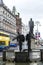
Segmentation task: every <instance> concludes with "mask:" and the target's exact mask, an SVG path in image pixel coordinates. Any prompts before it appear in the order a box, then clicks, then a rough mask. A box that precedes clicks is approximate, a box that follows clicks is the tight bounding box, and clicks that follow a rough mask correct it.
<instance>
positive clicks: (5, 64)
mask: <svg viewBox="0 0 43 65" xmlns="http://www.w3.org/2000/svg"><path fill="white" fill-rule="evenodd" d="M0 65H43V63H42V62H32V63H29V62H28V63H15V62H14V63H13V62H2V61H1V62H0Z"/></svg>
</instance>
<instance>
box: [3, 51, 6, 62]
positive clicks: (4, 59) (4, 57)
mask: <svg viewBox="0 0 43 65" xmlns="http://www.w3.org/2000/svg"><path fill="white" fill-rule="evenodd" d="M3 61H6V50H3Z"/></svg>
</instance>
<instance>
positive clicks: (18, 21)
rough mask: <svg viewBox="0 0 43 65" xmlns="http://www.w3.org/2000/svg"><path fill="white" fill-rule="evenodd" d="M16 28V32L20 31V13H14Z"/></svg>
mask: <svg viewBox="0 0 43 65" xmlns="http://www.w3.org/2000/svg"><path fill="white" fill-rule="evenodd" d="M16 30H17V32H19V33H21V32H22V20H21V18H20V14H19V13H18V15H16Z"/></svg>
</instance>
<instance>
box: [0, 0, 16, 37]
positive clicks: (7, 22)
mask: <svg viewBox="0 0 43 65" xmlns="http://www.w3.org/2000/svg"><path fill="white" fill-rule="evenodd" d="M0 31H5V32H7V33H9V34H10V35H11V36H15V34H16V18H15V16H14V15H13V14H12V12H11V11H10V10H9V8H8V7H7V6H5V4H4V3H3V1H2V0H0Z"/></svg>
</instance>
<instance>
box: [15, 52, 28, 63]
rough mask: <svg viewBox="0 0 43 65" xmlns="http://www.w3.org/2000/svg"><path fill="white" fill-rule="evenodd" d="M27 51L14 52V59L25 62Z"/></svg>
mask: <svg viewBox="0 0 43 65" xmlns="http://www.w3.org/2000/svg"><path fill="white" fill-rule="evenodd" d="M27 60H28V52H15V61H16V62H27Z"/></svg>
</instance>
